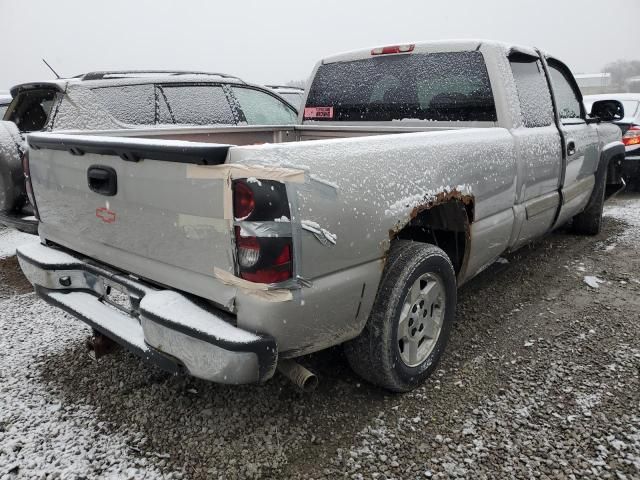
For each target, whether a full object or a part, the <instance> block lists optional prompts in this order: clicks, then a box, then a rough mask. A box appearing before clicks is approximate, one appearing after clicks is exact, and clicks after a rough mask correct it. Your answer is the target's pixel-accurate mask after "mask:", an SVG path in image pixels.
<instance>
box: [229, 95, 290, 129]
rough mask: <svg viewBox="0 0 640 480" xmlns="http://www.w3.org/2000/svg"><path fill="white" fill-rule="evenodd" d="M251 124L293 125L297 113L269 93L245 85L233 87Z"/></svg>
mask: <svg viewBox="0 0 640 480" xmlns="http://www.w3.org/2000/svg"><path fill="white" fill-rule="evenodd" d="M232 89H233V94H234V95H235V96H236V98H237V99H238V102H239V104H240V108H241V109H242V112H243V113H244V117H245V119H246V121H247V123H248V124H249V125H292V124H294V123H296V119H297V115H296V112H294V111H293V110H292V109H291V108H289V107H288V106H287V105H285V104H284V102H281V101H280V100H278V99H277V98H275V97H273V96H271V95H269V94H268V93H264V92H261V91H259V90H254V89H251V88H245V87H232Z"/></svg>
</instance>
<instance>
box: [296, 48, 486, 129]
mask: <svg viewBox="0 0 640 480" xmlns="http://www.w3.org/2000/svg"><path fill="white" fill-rule="evenodd" d="M306 106H307V107H309V108H312V107H332V108H333V110H331V112H332V113H331V116H327V117H325V118H323V119H324V120H333V121H391V120H405V119H407V120H408V119H415V120H432V121H496V119H497V117H496V109H495V104H494V101H493V93H492V91H491V84H490V82H489V75H488V73H487V68H486V65H485V62H484V57H483V56H482V53H480V52H477V51H473V52H447V53H432V54H410V55H388V56H380V57H372V58H367V59H365V60H356V61H350V62H336V63H329V64H326V65H321V66H320V68H319V69H318V71H317V73H316V75H315V78H314V81H313V84H312V85H311V88H310V91H309V97H308V99H307V105H306ZM314 120H321V119H320V118H314Z"/></svg>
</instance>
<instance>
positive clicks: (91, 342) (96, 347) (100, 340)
mask: <svg viewBox="0 0 640 480" xmlns="http://www.w3.org/2000/svg"><path fill="white" fill-rule="evenodd" d="M119 348H121V347H120V345H118V344H117V343H116V342H114V341H113V340H111V339H110V338H109V337H107V336H105V335H102V334H101V333H100V332H98V331H97V330H94V331H93V335H92V336H90V337H88V338H87V350H89V351H90V352H93V354H94V355H95V356H96V360H97V359H99V358H100V357H104V356H105V355H109V354H110V353H114V352H115V351H116V350H118V349H119Z"/></svg>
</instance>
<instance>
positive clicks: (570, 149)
mask: <svg viewBox="0 0 640 480" xmlns="http://www.w3.org/2000/svg"><path fill="white" fill-rule="evenodd" d="M575 154H576V142H574V141H573V140H569V142H568V143H567V155H568V156H572V155H575Z"/></svg>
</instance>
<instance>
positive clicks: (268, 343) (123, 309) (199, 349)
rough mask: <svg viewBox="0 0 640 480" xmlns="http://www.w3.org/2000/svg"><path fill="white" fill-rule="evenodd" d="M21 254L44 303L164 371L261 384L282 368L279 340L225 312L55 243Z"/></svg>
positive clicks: (21, 250) (28, 248)
mask: <svg viewBox="0 0 640 480" xmlns="http://www.w3.org/2000/svg"><path fill="white" fill-rule="evenodd" d="M17 255H18V260H19V262H20V266H21V268H22V270H23V272H24V274H25V275H26V277H27V279H28V280H29V281H30V282H31V283H32V284H33V285H34V288H35V290H36V293H37V294H38V295H39V296H40V297H42V298H43V299H44V300H45V301H47V302H49V303H51V304H53V305H55V306H57V307H59V308H61V309H63V310H65V311H67V312H68V313H70V314H71V315H73V316H75V317H77V318H79V319H80V320H82V321H84V322H85V323H87V324H88V325H89V326H91V327H92V328H94V329H95V330H97V331H99V332H100V333H102V334H103V335H106V336H107V337H109V338H111V339H112V340H114V341H115V342H117V343H119V344H121V345H123V346H124V347H125V348H127V349H128V350H130V351H131V352H133V353H135V354H136V355H138V356H140V357H141V358H143V359H144V360H146V361H148V362H151V363H153V364H155V365H157V366H159V367H160V368H162V369H164V370H167V371H170V372H180V371H186V372H187V373H189V374H191V375H193V376H195V377H198V378H202V379H205V380H209V381H213V382H217V383H230V384H241V383H253V382H262V381H265V380H267V379H269V378H271V377H272V376H273V374H274V372H275V369H276V365H277V359H278V349H277V344H276V341H275V340H274V339H273V338H272V337H270V336H268V335H262V334H256V333H252V332H249V331H246V330H242V329H240V328H237V327H236V326H234V325H233V323H232V321H233V317H232V316H231V315H229V314H228V313H226V312H223V311H220V310H214V309H209V308H205V307H203V306H200V305H198V304H196V303H195V302H194V301H192V300H190V299H189V298H187V297H186V296H184V295H182V294H180V293H178V292H175V291H173V290H158V289H156V288H154V287H151V286H149V285H147V284H145V283H144V282H141V281H139V280H137V279H135V278H132V277H131V276H128V275H125V274H122V273H120V272H117V271H114V270H112V269H110V268H108V267H106V266H104V265H99V264H96V263H95V262H89V261H86V260H83V259H81V258H78V257H75V256H73V255H70V254H68V253H66V252H63V251H61V250H58V249H55V248H52V247H49V246H45V245H41V244H30V245H26V246H23V247H20V248H19V249H18V251H17ZM113 291H118V292H121V293H120V294H119V299H120V301H118V302H116V301H114V300H113V299H112V295H111V293H112V292H113ZM122 300H124V301H122Z"/></svg>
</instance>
